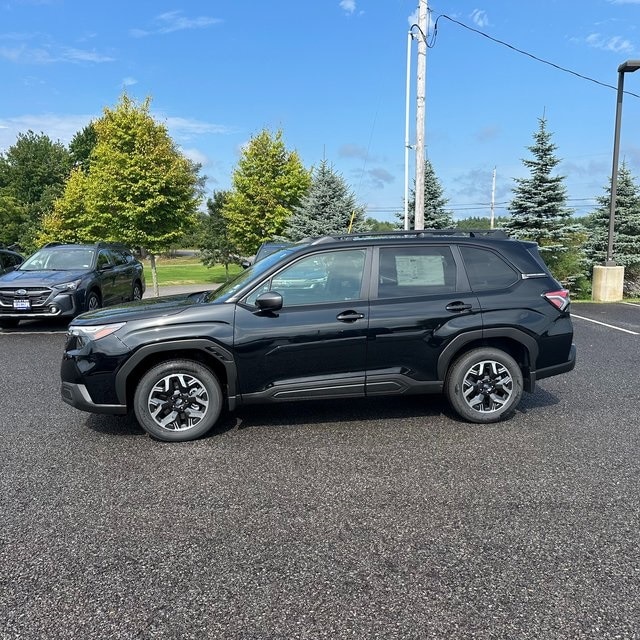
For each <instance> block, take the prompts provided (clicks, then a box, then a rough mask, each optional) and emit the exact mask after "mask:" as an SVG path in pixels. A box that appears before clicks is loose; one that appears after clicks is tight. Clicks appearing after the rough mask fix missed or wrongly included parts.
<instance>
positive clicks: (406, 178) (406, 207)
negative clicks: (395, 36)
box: [404, 29, 413, 231]
mask: <svg viewBox="0 0 640 640" xmlns="http://www.w3.org/2000/svg"><path fill="white" fill-rule="evenodd" d="M412 40H413V33H412V32H411V29H410V30H409V33H407V86H406V91H405V101H404V104H405V113H404V230H405V231H407V230H408V229H409V149H411V143H410V142H409V95H410V93H411V77H410V74H411V41H412Z"/></svg>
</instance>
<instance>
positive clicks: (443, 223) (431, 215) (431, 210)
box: [397, 159, 455, 229]
mask: <svg viewBox="0 0 640 640" xmlns="http://www.w3.org/2000/svg"><path fill="white" fill-rule="evenodd" d="M448 202H449V200H448V198H445V196H444V190H443V188H442V185H441V184H440V180H439V179H438V176H436V172H435V171H434V169H433V165H432V164H431V161H430V160H429V159H427V160H425V162H424V228H425V229H450V228H451V227H453V226H455V225H454V222H453V217H452V215H451V212H450V211H448V210H447V208H446V207H447V203H448ZM408 210H409V228H410V229H413V228H414V227H415V221H416V185H415V180H414V181H413V189H411V193H410V196H409V204H408ZM397 217H398V218H399V220H400V226H401V227H402V228H404V212H403V213H398V214H397Z"/></svg>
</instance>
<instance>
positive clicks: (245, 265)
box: [240, 260, 251, 269]
mask: <svg viewBox="0 0 640 640" xmlns="http://www.w3.org/2000/svg"><path fill="white" fill-rule="evenodd" d="M240 266H241V267H242V268H243V269H248V268H249V267H250V266H251V260H241V261H240Z"/></svg>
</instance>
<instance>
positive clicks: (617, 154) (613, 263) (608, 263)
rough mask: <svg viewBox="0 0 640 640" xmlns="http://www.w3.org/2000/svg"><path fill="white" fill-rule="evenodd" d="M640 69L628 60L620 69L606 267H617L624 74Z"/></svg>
mask: <svg viewBox="0 0 640 640" xmlns="http://www.w3.org/2000/svg"><path fill="white" fill-rule="evenodd" d="M638 69H640V60H627V61H626V62H623V63H622V64H621V65H620V66H619V67H618V97H617V101H616V124H615V130H614V134H613V166H612V168H611V204H610V208H609V243H608V246H607V260H606V262H605V266H607V267H615V266H616V261H615V260H614V258H613V235H614V229H615V218H616V197H617V190H618V159H619V157H620V123H621V122H622V97H623V95H624V74H625V73H633V72H634V71H637V70H638Z"/></svg>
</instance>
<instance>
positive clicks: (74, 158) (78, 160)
mask: <svg viewBox="0 0 640 640" xmlns="http://www.w3.org/2000/svg"><path fill="white" fill-rule="evenodd" d="M97 142H98V133H97V131H96V128H95V126H94V124H93V122H90V123H89V124H88V125H87V126H86V127H85V128H84V129H82V131H78V132H77V133H76V134H75V135H74V136H73V138H72V140H71V142H70V143H69V155H70V156H71V163H72V164H73V166H74V167H80V168H81V169H82V170H83V171H84V172H85V173H87V172H88V171H89V159H90V157H91V152H92V151H93V149H94V147H95V146H96V144H97Z"/></svg>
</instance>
